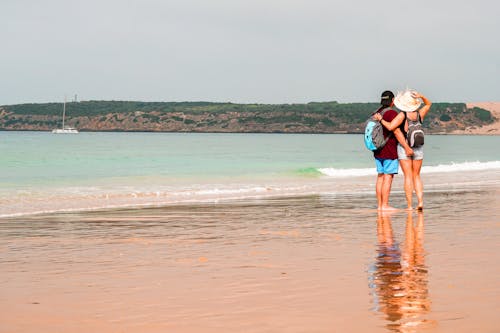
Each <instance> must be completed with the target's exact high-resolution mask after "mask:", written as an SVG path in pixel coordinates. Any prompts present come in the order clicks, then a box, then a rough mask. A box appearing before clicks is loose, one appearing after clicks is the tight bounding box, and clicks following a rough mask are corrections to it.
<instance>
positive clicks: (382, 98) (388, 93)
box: [380, 90, 394, 107]
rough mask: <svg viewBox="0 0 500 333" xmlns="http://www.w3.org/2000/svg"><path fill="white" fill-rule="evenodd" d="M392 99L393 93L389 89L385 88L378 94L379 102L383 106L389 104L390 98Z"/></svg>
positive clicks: (390, 102)
mask: <svg viewBox="0 0 500 333" xmlns="http://www.w3.org/2000/svg"><path fill="white" fill-rule="evenodd" d="M393 99H394V94H393V93H392V91H390V90H386V91H384V92H383V93H382V96H380V104H381V105H382V106H384V107H388V106H391V104H392V100H393Z"/></svg>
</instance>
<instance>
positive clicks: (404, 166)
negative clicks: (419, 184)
mask: <svg viewBox="0 0 500 333" xmlns="http://www.w3.org/2000/svg"><path fill="white" fill-rule="evenodd" d="M412 162H413V161H412V160H399V165H400V166H401V170H403V174H404V177H405V180H404V188H405V195H406V202H407V203H408V210H411V209H412V196H413V164H412Z"/></svg>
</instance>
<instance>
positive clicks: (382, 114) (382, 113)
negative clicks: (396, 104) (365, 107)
mask: <svg viewBox="0 0 500 333" xmlns="http://www.w3.org/2000/svg"><path fill="white" fill-rule="evenodd" d="M389 110H391V107H390V106H388V107H386V108H384V109H383V110H382V111H380V115H381V116H382V117H384V113H385V112H386V111H389ZM377 112H378V111H377ZM382 127H383V128H384V126H382ZM384 129H386V128H384ZM388 131H389V130H388ZM393 135H394V132H393V131H389V134H388V135H387V137H386V138H385V139H384V146H385V144H386V143H387V141H389V139H390V138H391V136H393Z"/></svg>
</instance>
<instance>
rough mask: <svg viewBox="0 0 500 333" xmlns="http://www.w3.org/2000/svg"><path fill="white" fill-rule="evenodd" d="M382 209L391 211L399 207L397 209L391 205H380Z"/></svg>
mask: <svg viewBox="0 0 500 333" xmlns="http://www.w3.org/2000/svg"><path fill="white" fill-rule="evenodd" d="M382 210H383V211H388V212H391V211H396V210H399V209H398V208H394V207H391V206H384V207H382Z"/></svg>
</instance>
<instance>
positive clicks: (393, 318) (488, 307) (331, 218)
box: [0, 132, 500, 333]
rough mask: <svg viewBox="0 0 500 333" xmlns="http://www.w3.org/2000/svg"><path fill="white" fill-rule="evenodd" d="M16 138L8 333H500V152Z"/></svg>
mask: <svg viewBox="0 0 500 333" xmlns="http://www.w3.org/2000/svg"><path fill="white" fill-rule="evenodd" d="M425 140H426V142H425V148H424V151H425V157H424V162H423V163H424V167H423V170H422V179H423V182H424V192H425V195H424V210H423V212H417V211H405V210H404V208H405V207H406V201H405V194H404V191H403V176H402V174H401V173H400V174H399V175H397V176H395V180H394V183H393V186H392V192H391V201H390V203H391V205H392V206H394V207H396V208H402V209H401V210H398V211H394V212H380V211H377V209H376V208H377V202H376V198H375V180H376V173H375V165H374V161H373V156H372V153H371V152H370V151H368V150H367V149H366V148H365V147H364V143H363V136H362V135H351V134H349V135H347V134H345V135H340V134H338V135H316V134H215V133H206V134H205V133H204V134H195V133H101V132H99V133H91V132H82V133H80V134H77V135H56V134H51V133H44V132H0V152H1V154H0V272H1V274H0V332H23V333H27V332H28V333H31V332H33V333H35V332H36V333H45V332H47V333H51V332H74V333H87V332H138V333H139V332H140V333H143V332H147V333H155V332H158V333H160V332H180V333H200V332H203V333H212V332H213V333H221V332H231V333H233V332H254V333H268V332H316V333H323V332H325V333H326V332H380V333H388V332H415V333H416V332H423V331H425V332H439V333H443V332H444V333H448V332H450V333H457V332H464V333H465V332H498V313H499V311H500V302H499V300H500V284H499V282H498V276H499V275H500V265H498V263H499V262H500V261H499V260H500V251H499V250H500V248H499V244H500V242H499V240H500V149H499V146H500V137H498V136H456V135H426V138H425Z"/></svg>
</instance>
